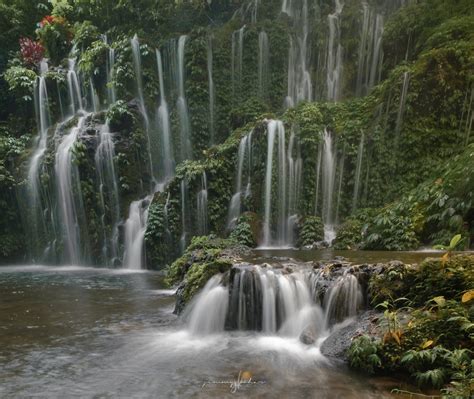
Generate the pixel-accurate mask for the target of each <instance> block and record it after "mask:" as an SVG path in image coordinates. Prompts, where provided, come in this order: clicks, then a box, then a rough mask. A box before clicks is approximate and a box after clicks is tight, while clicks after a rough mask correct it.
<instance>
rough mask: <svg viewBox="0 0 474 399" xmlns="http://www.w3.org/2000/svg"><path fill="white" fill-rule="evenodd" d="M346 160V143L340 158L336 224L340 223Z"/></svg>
mask: <svg viewBox="0 0 474 399" xmlns="http://www.w3.org/2000/svg"><path fill="white" fill-rule="evenodd" d="M345 160H346V143H344V148H343V151H342V157H341V159H340V160H339V168H338V172H339V183H338V185H337V202H336V224H338V223H339V209H340V206H341V195H342V183H343V181H344V163H345Z"/></svg>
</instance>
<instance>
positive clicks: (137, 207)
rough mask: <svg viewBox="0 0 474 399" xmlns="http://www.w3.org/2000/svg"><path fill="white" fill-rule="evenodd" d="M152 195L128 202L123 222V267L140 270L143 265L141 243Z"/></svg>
mask: <svg viewBox="0 0 474 399" xmlns="http://www.w3.org/2000/svg"><path fill="white" fill-rule="evenodd" d="M152 199H153V195H149V196H147V197H145V198H144V199H142V200H139V201H133V202H132V203H131V204H130V209H129V212H128V219H127V221H126V222H125V252H124V257H123V268H125V269H134V270H140V269H143V268H144V267H143V266H144V254H143V243H144V239H145V232H146V224H147V220H148V209H149V207H150V204H151V201H152Z"/></svg>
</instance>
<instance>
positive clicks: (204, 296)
mask: <svg viewBox="0 0 474 399" xmlns="http://www.w3.org/2000/svg"><path fill="white" fill-rule="evenodd" d="M221 282H222V276H221V275H216V276H213V277H212V278H211V279H210V280H209V281H208V282H207V284H206V285H205V287H204V289H203V290H202V292H201V293H199V294H198V295H197V296H196V298H195V299H194V300H193V302H192V303H191V304H190V305H189V306H188V308H187V309H186V311H185V314H184V318H187V319H188V326H189V330H190V332H191V333H192V334H193V335H209V334H216V333H220V332H222V331H224V327H225V321H226V315H227V309H228V302H229V294H228V292H227V288H226V287H224V286H223V285H222V284H221Z"/></svg>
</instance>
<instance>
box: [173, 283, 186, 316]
mask: <svg viewBox="0 0 474 399" xmlns="http://www.w3.org/2000/svg"><path fill="white" fill-rule="evenodd" d="M185 288H186V282H185V281H182V282H181V283H180V284H179V285H178V288H177V289H176V304H175V307H174V310H173V313H174V314H178V315H179V314H181V312H182V311H183V310H184V307H185V306H186V301H185V300H184V289H185Z"/></svg>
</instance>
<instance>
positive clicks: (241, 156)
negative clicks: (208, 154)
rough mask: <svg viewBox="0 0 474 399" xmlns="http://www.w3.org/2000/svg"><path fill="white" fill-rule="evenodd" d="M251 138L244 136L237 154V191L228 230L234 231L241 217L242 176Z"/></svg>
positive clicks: (228, 221) (231, 203)
mask: <svg viewBox="0 0 474 399" xmlns="http://www.w3.org/2000/svg"><path fill="white" fill-rule="evenodd" d="M248 140H249V136H247V135H246V136H244V137H242V139H241V140H240V144H239V152H238V154H237V176H236V179H235V191H234V195H233V196H232V199H231V201H230V205H229V213H228V216H227V229H228V230H232V228H233V227H235V224H236V223H237V220H238V219H239V217H240V211H241V199H242V174H243V170H244V161H245V153H246V150H247V141H248Z"/></svg>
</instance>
